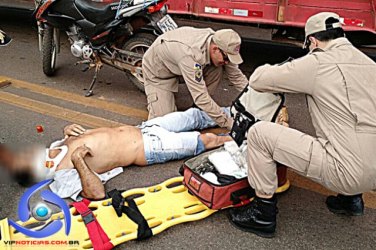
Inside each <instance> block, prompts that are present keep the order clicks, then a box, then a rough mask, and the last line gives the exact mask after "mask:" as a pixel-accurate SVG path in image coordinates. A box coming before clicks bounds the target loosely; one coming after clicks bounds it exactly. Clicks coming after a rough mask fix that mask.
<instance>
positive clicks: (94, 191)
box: [71, 145, 106, 200]
mask: <svg viewBox="0 0 376 250" xmlns="http://www.w3.org/2000/svg"><path fill="white" fill-rule="evenodd" d="M86 156H89V157H90V156H93V153H92V151H91V149H90V148H88V147H87V146H85V145H84V146H80V147H78V148H77V149H76V150H75V151H74V152H73V153H72V157H71V160H72V162H73V165H74V167H75V168H76V169H77V172H78V174H79V176H80V179H81V185H82V192H81V196H82V197H85V198H88V199H92V200H100V199H103V198H104V197H105V196H106V193H105V189H104V185H103V183H102V181H101V180H100V179H99V177H98V176H97V175H96V174H95V173H94V172H93V171H92V170H91V169H90V168H89V167H88V166H87V164H86V162H85V159H84V158H85V157H86Z"/></svg>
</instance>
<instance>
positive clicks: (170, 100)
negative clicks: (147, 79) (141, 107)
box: [145, 84, 176, 120]
mask: <svg viewBox="0 0 376 250" xmlns="http://www.w3.org/2000/svg"><path fill="white" fill-rule="evenodd" d="M145 93H146V96H147V103H148V107H147V108H148V111H149V117H148V119H149V120H150V119H153V118H155V117H160V116H163V115H166V114H168V113H171V112H174V111H176V105H175V96H174V92H172V91H168V90H163V89H160V88H156V87H154V86H153V85H150V84H149V85H145Z"/></svg>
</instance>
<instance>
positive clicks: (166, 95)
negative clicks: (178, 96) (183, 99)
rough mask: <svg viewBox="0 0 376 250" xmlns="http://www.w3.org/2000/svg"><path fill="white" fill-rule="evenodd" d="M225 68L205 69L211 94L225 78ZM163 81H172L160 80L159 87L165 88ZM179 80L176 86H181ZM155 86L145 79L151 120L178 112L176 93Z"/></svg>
mask: <svg viewBox="0 0 376 250" xmlns="http://www.w3.org/2000/svg"><path fill="white" fill-rule="evenodd" d="M223 71H224V70H223V67H215V66H213V65H210V66H207V67H205V68H204V72H203V73H204V80H205V84H206V87H207V89H208V92H209V94H213V93H214V91H215V90H216V89H217V88H218V85H219V83H220V82H221V80H222V78H223ZM163 81H168V83H169V84H170V83H171V79H168V80H165V79H159V80H158V83H159V86H163V85H164V84H163ZM178 81H179V78H178V77H176V84H179V82H178ZM159 86H156V85H154V84H150V83H148V79H145V93H146V97H147V103H148V106H147V108H148V111H149V118H148V119H149V120H150V119H152V118H155V117H160V116H163V115H166V114H168V113H171V112H174V111H176V110H177V109H176V105H175V96H174V92H173V91H170V90H165V89H163V88H160V87H159Z"/></svg>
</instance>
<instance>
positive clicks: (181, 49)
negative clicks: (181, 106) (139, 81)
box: [143, 27, 248, 127]
mask: <svg viewBox="0 0 376 250" xmlns="http://www.w3.org/2000/svg"><path fill="white" fill-rule="evenodd" d="M213 34H214V31H213V30H212V29H196V28H191V27H181V28H179V29H176V30H173V31H170V32H167V33H165V34H163V35H161V36H159V37H158V38H157V40H156V41H155V42H154V43H153V45H152V46H151V47H150V48H149V49H148V51H147V52H146V54H145V56H144V61H143V69H145V70H144V71H145V73H144V74H147V78H148V79H149V83H150V84H152V85H154V86H155V87H158V88H161V89H164V90H168V91H173V92H177V91H178V82H177V81H176V77H177V76H183V77H184V80H185V83H186V84H187V87H188V89H189V91H190V93H191V95H192V98H193V100H194V102H195V104H196V105H197V106H198V107H200V108H201V109H202V110H204V111H205V112H206V113H207V114H208V115H209V116H210V117H211V118H212V119H214V120H215V121H216V123H217V124H218V125H220V126H221V127H231V125H232V124H230V123H232V119H229V118H228V117H227V116H226V115H225V113H223V112H222V111H221V109H220V107H219V106H218V104H216V103H215V102H214V100H213V99H212V98H211V97H210V95H209V93H208V90H207V87H206V84H205V79H204V78H203V70H204V68H205V67H206V66H208V65H210V54H209V46H210V42H211V39H212V36H213ZM223 67H224V71H225V73H226V74H227V76H228V78H229V80H230V81H231V83H232V84H234V86H235V87H236V89H238V90H239V91H241V90H243V89H244V88H245V87H246V86H247V84H248V80H247V78H246V77H245V75H244V74H243V73H242V72H241V71H240V69H239V67H238V65H235V64H232V63H229V64H227V65H225V66H223ZM161 79H163V80H162V81H161Z"/></svg>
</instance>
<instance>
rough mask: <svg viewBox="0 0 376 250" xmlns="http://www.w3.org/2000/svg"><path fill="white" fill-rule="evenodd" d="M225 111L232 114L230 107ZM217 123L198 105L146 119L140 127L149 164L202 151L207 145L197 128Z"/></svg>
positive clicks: (212, 125)
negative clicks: (198, 107) (204, 143)
mask: <svg viewBox="0 0 376 250" xmlns="http://www.w3.org/2000/svg"><path fill="white" fill-rule="evenodd" d="M225 112H226V113H228V109H225ZM214 126H216V123H215V122H214V121H213V120H212V119H211V118H210V117H209V116H208V115H207V114H206V113H205V112H203V111H201V110H199V109H197V108H190V109H188V110H187V111H184V112H173V113H170V114H167V115H165V116H162V117H157V118H154V119H151V120H149V121H146V122H143V123H142V124H141V125H140V126H139V128H140V129H141V133H142V138H143V141H144V149H145V157H146V161H147V163H148V165H150V164H155V163H163V162H166V161H171V160H179V159H183V158H186V157H189V156H194V155H198V154H200V153H202V152H203V151H204V150H205V147H204V145H203V142H202V141H201V139H200V138H199V135H200V133H199V132H196V131H193V130H202V129H205V128H210V127H214ZM188 131H193V132H188Z"/></svg>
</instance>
